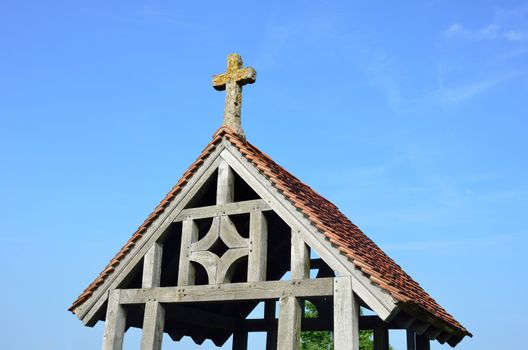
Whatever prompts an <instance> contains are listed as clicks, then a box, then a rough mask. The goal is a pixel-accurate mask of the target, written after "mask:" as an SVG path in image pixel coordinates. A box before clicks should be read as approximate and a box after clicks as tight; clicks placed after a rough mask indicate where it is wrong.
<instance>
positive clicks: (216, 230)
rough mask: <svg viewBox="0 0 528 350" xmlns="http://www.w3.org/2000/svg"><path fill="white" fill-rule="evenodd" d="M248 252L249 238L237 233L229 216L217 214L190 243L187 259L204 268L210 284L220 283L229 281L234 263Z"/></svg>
mask: <svg viewBox="0 0 528 350" xmlns="http://www.w3.org/2000/svg"><path fill="white" fill-rule="evenodd" d="M222 245H223V246H224V248H223V249H218V248H219V246H220V247H221V246H222ZM248 254H249V239H247V238H244V237H242V236H241V235H240V234H239V233H238V231H237V229H236V227H235V225H234V224H233V222H232V221H231V219H230V218H229V216H217V217H215V218H213V222H212V224H211V228H210V229H209V231H208V232H207V233H206V235H205V236H204V237H203V238H202V239H201V240H199V241H198V242H195V243H193V244H191V247H190V256H189V260H190V261H194V262H196V263H199V264H200V265H202V266H203V267H204V268H205V270H206V271H207V276H208V278H209V283H210V284H212V283H216V284H220V283H226V282H230V281H231V275H232V273H233V271H234V265H235V264H236V263H237V262H238V261H239V260H240V259H242V258H244V257H245V256H247V255H248Z"/></svg>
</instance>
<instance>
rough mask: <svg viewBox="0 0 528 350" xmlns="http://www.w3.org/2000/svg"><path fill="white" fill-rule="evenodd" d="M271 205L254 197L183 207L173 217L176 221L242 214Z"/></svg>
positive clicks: (268, 207) (264, 209) (263, 209)
mask: <svg viewBox="0 0 528 350" xmlns="http://www.w3.org/2000/svg"><path fill="white" fill-rule="evenodd" d="M267 210H271V207H270V206H269V205H268V203H266V202H265V201H264V200H262V199H254V200H249V201H243V202H233V203H224V204H218V205H211V206H207V207H199V208H190V209H184V210H182V211H181V212H180V214H179V215H178V216H177V217H176V218H175V219H174V221H175V222H177V221H184V220H191V219H192V220H196V219H204V218H211V217H215V216H221V215H236V214H244V213H249V212H252V211H267Z"/></svg>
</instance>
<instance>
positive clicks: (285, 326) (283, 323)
mask: <svg viewBox="0 0 528 350" xmlns="http://www.w3.org/2000/svg"><path fill="white" fill-rule="evenodd" d="M301 307H302V305H301V301H300V299H297V298H296V297H294V296H285V297H282V298H280V301H279V326H278V334H277V349H278V350H298V349H299V348H300V340H301Z"/></svg>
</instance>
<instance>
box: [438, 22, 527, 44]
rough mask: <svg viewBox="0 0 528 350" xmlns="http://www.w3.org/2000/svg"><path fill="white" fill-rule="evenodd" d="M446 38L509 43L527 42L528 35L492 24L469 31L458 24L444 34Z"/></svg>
mask: <svg viewBox="0 0 528 350" xmlns="http://www.w3.org/2000/svg"><path fill="white" fill-rule="evenodd" d="M444 34H445V36H446V37H447V38H461V39H466V40H475V41H479V40H495V39H504V40H506V41H511V42H523V41H527V40H528V33H527V32H524V31H522V30H513V29H511V30H503V29H502V27H501V26H500V25H499V24H496V23H492V24H489V25H487V26H485V27H482V28H480V29H476V30H471V29H468V28H466V27H465V26H463V25H462V24H460V23H453V24H451V25H450V26H449V27H447V29H446V30H445V32H444Z"/></svg>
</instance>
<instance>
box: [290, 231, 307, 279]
mask: <svg viewBox="0 0 528 350" xmlns="http://www.w3.org/2000/svg"><path fill="white" fill-rule="evenodd" d="M306 278H310V248H309V247H308V246H307V245H306V243H304V241H303V240H302V238H301V235H300V234H299V232H297V231H292V238H291V279H292V280H302V279H306Z"/></svg>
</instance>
